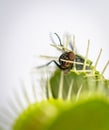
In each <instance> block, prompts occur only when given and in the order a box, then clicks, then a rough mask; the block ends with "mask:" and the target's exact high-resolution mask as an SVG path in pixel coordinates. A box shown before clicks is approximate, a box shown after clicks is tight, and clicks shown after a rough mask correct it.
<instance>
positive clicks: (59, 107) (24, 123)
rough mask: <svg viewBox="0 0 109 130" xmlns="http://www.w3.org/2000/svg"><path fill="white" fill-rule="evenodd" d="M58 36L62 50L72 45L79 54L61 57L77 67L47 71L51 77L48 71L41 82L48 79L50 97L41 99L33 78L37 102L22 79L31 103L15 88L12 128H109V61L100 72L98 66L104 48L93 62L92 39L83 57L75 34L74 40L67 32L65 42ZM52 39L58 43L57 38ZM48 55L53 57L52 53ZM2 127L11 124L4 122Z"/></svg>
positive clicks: (39, 129)
mask: <svg viewBox="0 0 109 130" xmlns="http://www.w3.org/2000/svg"><path fill="white" fill-rule="evenodd" d="M56 36H57V37H58V40H59V42H60V45H56V44H52V46H53V47H55V48H56V49H58V50H60V51H62V52H63V51H69V49H68V46H69V45H70V47H71V48H72V49H73V50H72V52H73V53H74V54H75V55H76V58H75V59H74V60H73V61H70V60H67V59H64V58H62V59H60V60H61V61H62V62H63V63H66V64H67V63H68V65H70V64H72V65H73V67H72V68H71V69H68V71H64V70H59V69H56V70H55V71H54V72H53V73H52V74H50V72H49V67H48V69H47V71H46V73H48V74H50V76H48V75H47V74H46V75H47V78H46V76H45V75H44V77H42V79H41V82H44V83H46V84H45V87H46V92H45V91H43V89H42V95H43V94H44V95H46V98H42V100H41V101H38V100H37V92H36V91H35V90H36V89H35V87H36V86H35V84H34V81H33V80H31V81H32V82H31V88H32V93H33V98H34V100H35V101H34V103H31V100H30V97H29V95H28V91H27V90H28V89H27V88H26V86H25V85H24V84H23V83H22V84H21V87H22V94H23V98H24V100H25V101H26V103H27V106H26V107H24V104H23V103H22V99H21V98H20V96H19V95H18V93H17V92H15V93H14V97H15V98H14V99H15V102H16V104H14V103H12V102H11V103H9V104H10V106H11V107H10V108H11V110H12V111H13V112H14V113H16V114H19V115H18V117H17V118H16V119H14V123H13V125H12V127H11V128H10V130H72V129H74V130H109V80H107V79H105V78H104V76H103V74H104V73H105V71H106V68H107V66H108V64H109V61H108V62H107V63H106V65H105V66H104V68H103V70H102V71H101V72H99V71H97V70H96V68H97V64H98V62H99V59H100V56H101V52H102V49H101V50H100V52H99V54H98V57H97V60H96V62H95V64H94V65H92V61H91V60H89V59H88V52H89V45H90V41H89V40H88V46H87V49H86V55H85V57H83V56H81V55H80V54H76V48H75V36H73V41H72V42H71V40H72V38H71V37H70V36H68V35H67V36H66V37H65V38H64V41H63V43H64V46H63V45H62V42H61V39H60V37H59V36H58V35H57V34H56ZM52 42H53V43H55V41H54V40H53V39H52ZM43 58H44V56H43ZM45 58H49V59H50V57H49V56H45ZM55 59H56V57H55ZM46 65H49V64H46ZM39 68H40V67H39ZM39 68H38V69H39ZM40 69H41V68H40ZM44 72H45V71H44ZM66 72H67V73H66ZM42 76H43V75H42ZM44 79H45V80H44ZM43 87H44V86H43ZM18 108H19V109H20V111H19V110H18ZM21 109H22V111H21ZM1 130H7V128H6V127H5V126H3V127H2V129H1ZM8 130H9V129H8Z"/></svg>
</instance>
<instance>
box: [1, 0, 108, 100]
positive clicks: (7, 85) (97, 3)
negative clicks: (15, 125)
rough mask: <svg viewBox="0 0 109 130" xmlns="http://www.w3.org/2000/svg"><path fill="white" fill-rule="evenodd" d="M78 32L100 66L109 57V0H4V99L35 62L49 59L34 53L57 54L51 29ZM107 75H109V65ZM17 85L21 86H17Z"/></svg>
mask: <svg viewBox="0 0 109 130" xmlns="http://www.w3.org/2000/svg"><path fill="white" fill-rule="evenodd" d="M50 32H52V33H54V32H57V33H58V34H59V35H60V36H61V37H62V35H63V34H64V33H65V32H68V33H70V34H72V35H73V34H75V35H76V46H77V48H78V51H79V52H80V54H83V55H84V54H85V50H86V46H87V40H88V39H90V40H91V45H90V51H89V57H90V58H91V59H92V60H94V61H95V59H96V57H97V54H98V52H99V50H100V48H103V53H102V56H101V59H100V61H99V65H98V69H99V70H102V69H103V66H104V65H105V64H106V62H107V60H108V59H109V45H108V44H109V2H108V0H45V1H44V0H0V103H3V102H4V99H5V98H6V97H7V95H8V93H9V92H10V91H11V89H12V88H13V87H16V86H17V84H18V81H19V79H23V78H25V77H26V76H27V75H28V74H29V72H30V71H31V68H32V67H33V66H37V65H40V64H43V63H45V61H44V62H43V59H38V58H37V57H36V58H35V57H34V55H37V56H38V55H40V54H43V55H55V53H54V52H53V53H52V51H53V48H52V47H51V46H49V44H50V39H49V33H50ZM105 76H106V77H107V78H109V68H108V69H107V71H106V73H105ZM16 89H17V88H16Z"/></svg>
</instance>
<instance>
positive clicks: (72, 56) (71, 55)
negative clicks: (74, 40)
mask: <svg viewBox="0 0 109 130" xmlns="http://www.w3.org/2000/svg"><path fill="white" fill-rule="evenodd" d="M68 57H69V59H70V60H74V58H75V55H74V53H73V52H69V55H68Z"/></svg>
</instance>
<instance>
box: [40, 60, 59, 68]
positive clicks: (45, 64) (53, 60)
mask: <svg viewBox="0 0 109 130" xmlns="http://www.w3.org/2000/svg"><path fill="white" fill-rule="evenodd" d="M52 62H54V63H55V64H56V66H57V67H59V68H60V69H61V66H60V65H59V64H58V63H57V62H56V61H55V60H52V61H50V62H48V63H47V64H45V65H41V66H38V67H37V69H39V68H43V67H46V66H48V65H49V64H51V63H52Z"/></svg>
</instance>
